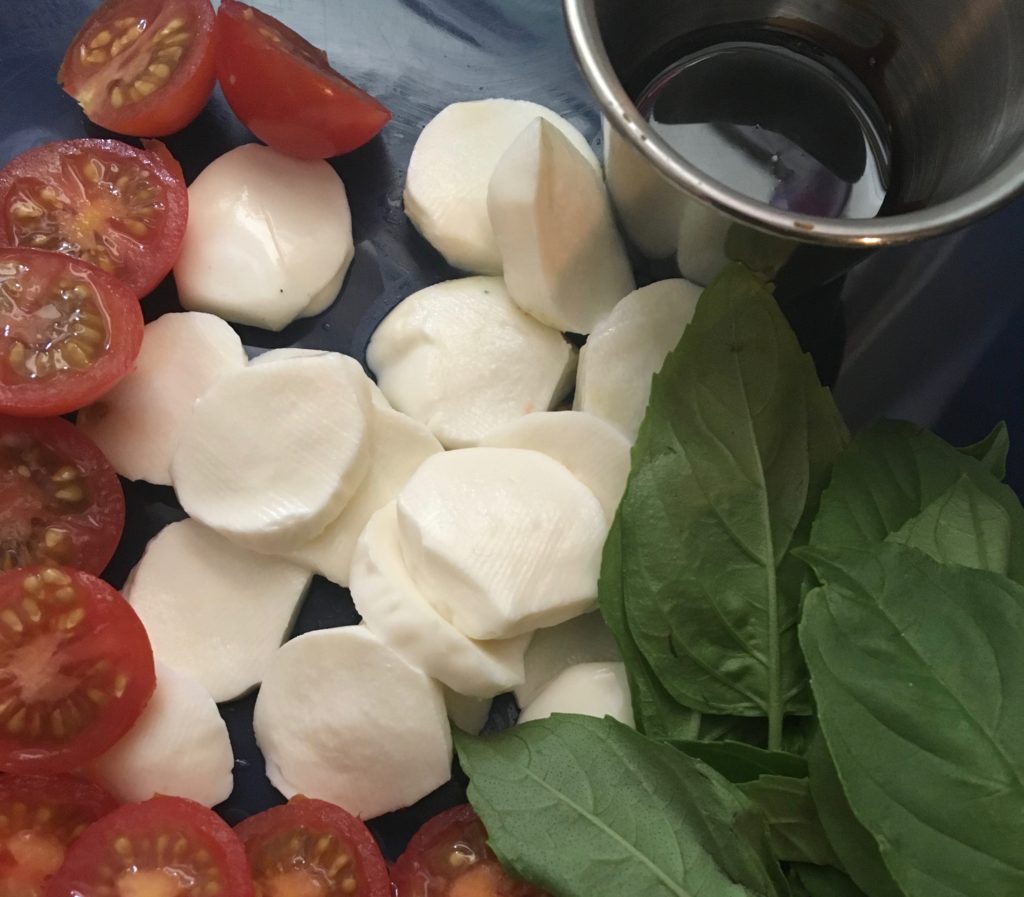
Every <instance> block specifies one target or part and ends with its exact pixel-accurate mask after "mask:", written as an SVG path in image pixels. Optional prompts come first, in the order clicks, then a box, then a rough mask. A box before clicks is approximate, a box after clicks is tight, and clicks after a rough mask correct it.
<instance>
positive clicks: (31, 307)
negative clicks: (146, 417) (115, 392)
mask: <svg viewBox="0 0 1024 897" xmlns="http://www.w3.org/2000/svg"><path fill="white" fill-rule="evenodd" d="M142 330H143V320H142V310H141V309H140V308H139V303H138V300H137V299H136V298H135V296H134V294H133V293H132V292H131V291H130V290H129V289H128V288H127V287H126V286H125V285H124V284H122V283H121V282H120V281H119V280H117V279H116V278H113V277H109V276H108V275H106V274H104V273H103V272H102V271H97V270H96V269H95V268H93V267H92V266H91V265H87V264H85V263H83V262H80V261H76V260H75V259H72V258H69V257H68V256H66V255H61V254H60V253H57V252H41V251H39V250H36V249H5V248H0V414H3V413H6V414H13V415H17V416H19V417H50V416H54V415H58V414H66V413H67V412H69V411H75V410H77V409H78V408H81V407H83V406H84V405H89V404H91V403H92V402H94V401H96V399H98V398H99V397H100V396H101V395H103V394H104V393H105V392H106V391H107V390H109V389H110V388H111V387H112V386H113V385H114V384H115V383H117V382H118V380H120V379H121V378H122V377H124V375H125V374H127V373H128V371H129V370H131V368H132V365H133V364H134V363H135V359H136V357H137V356H138V354H139V350H140V349H141V348H142Z"/></svg>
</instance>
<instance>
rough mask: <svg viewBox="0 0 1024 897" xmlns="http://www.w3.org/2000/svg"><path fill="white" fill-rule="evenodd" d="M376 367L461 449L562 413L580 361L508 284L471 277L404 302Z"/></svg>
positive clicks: (373, 343) (398, 398) (384, 329)
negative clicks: (509, 426)
mask: <svg viewBox="0 0 1024 897" xmlns="http://www.w3.org/2000/svg"><path fill="white" fill-rule="evenodd" d="M366 360H367V363H368V364H369V366H370V370H372V371H373V373H374V376H376V378H377V383H378V384H379V385H380V388H381V390H383V392H384V395H385V396H387V398H388V401H389V402H390V403H391V404H392V405H394V407H395V408H397V409H398V410H399V411H402V412H404V413H405V414H408V415H409V416H410V417H413V418H415V419H416V420H418V421H421V422H422V423H424V424H426V425H427V426H428V427H429V428H430V430H431V431H432V432H433V433H434V435H435V436H436V437H437V438H438V439H439V440H440V441H441V444H442V445H444V446H445V447H447V448H457V447H463V446H467V445H473V444H475V443H476V442H477V441H479V440H480V439H481V438H483V436H485V435H486V434H487V433H488V431H490V430H493V429H494V428H495V427H498V426H501V425H503V424H506V423H508V422H509V421H513V420H516V419H517V418H520V417H522V416H523V415H524V414H529V413H530V412H531V411H546V410H547V409H548V408H552V407H554V406H555V405H556V404H557V403H558V402H559V401H560V400H561V399H562V397H563V396H564V395H566V394H567V393H568V391H569V390H570V389H571V381H572V375H573V372H574V370H575V363H576V351H575V349H573V348H572V347H571V346H570V345H569V344H568V343H567V342H566V341H565V340H564V339H563V338H562V335H561V334H560V333H558V332H557V331H555V330H552V329H551V328H550V327H545V326H544V325H543V324H540V323H538V322H537V321H535V320H534V319H533V318H531V317H530V316H529V315H527V314H526V313H525V312H523V311H521V310H520V309H519V308H518V307H517V306H516V305H515V303H514V302H513V301H512V300H511V299H510V298H509V295H508V292H507V291H506V289H505V285H504V283H503V282H502V281H501V279H500V278H497V277H466V278H463V279H461V280H450V281H448V282H446V283H439V284H436V285H434V286H432V287H427V288H426V289H425V290H420V291H419V292H418V293H414V294H413V295H411V296H409V297H408V298H407V299H405V300H404V301H403V302H401V303H400V304H399V305H398V307H397V308H395V310H394V311H392V312H391V314H389V315H388V316H387V317H386V318H385V319H384V320H383V321H382V322H381V324H380V326H379V327H378V328H377V330H376V332H375V333H374V334H373V338H372V339H371V340H370V345H369V346H368V347H367V350H366Z"/></svg>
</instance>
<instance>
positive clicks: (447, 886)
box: [391, 804, 547, 897]
mask: <svg viewBox="0 0 1024 897" xmlns="http://www.w3.org/2000/svg"><path fill="white" fill-rule="evenodd" d="M391 880H392V881H393V882H394V888H395V891H394V893H395V897H547V895H546V894H545V893H544V891H541V890H540V889H539V888H535V887H534V886H533V885H530V884H527V883H526V882H523V881H518V880H516V879H513V878H511V877H510V876H509V875H507V874H506V873H505V872H504V871H503V870H502V868H501V865H500V864H499V863H498V860H497V858H496V857H495V855H494V853H493V851H492V850H491V849H490V847H488V846H487V832H486V831H485V829H484V826H483V823H482V822H481V821H480V817H479V816H477V815H476V811H475V810H474V809H473V808H472V807H471V806H470V805H469V804H462V805H460V806H457V807H451V808H450V809H448V810H445V811H444V812H443V813H439V814H438V815H437V816H435V817H434V818H433V819H430V820H428V821H427V822H425V823H424V824H423V826H422V827H421V828H420V830H419V831H418V832H416V834H415V835H413V836H412V839H411V840H410V841H409V845H408V846H407V847H406V848H405V851H404V852H403V853H402V855H401V856H400V857H399V858H398V859H397V860H396V861H395V863H394V865H393V866H392V867H391Z"/></svg>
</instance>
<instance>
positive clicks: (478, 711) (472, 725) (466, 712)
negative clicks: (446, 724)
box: [444, 688, 492, 735]
mask: <svg viewBox="0 0 1024 897" xmlns="http://www.w3.org/2000/svg"><path fill="white" fill-rule="evenodd" d="M491 703H492V701H491V699H490V698H471V697H469V696H468V695H460V694H459V693H458V692H454V691H452V690H451V689H450V688H445V690H444V704H445V707H447V708H448V719H449V720H450V721H451V723H452V725H453V726H455V728H456V729H461V730H462V731H463V732H465V733H466V734H467V735H479V734H480V732H481V730H482V729H483V727H484V726H486V725H487V720H488V718H489V717H490V715H491Z"/></svg>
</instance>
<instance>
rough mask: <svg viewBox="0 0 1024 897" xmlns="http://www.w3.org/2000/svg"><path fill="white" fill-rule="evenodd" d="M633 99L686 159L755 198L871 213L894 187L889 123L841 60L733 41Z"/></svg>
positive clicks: (840, 212)
mask: <svg viewBox="0 0 1024 897" xmlns="http://www.w3.org/2000/svg"><path fill="white" fill-rule="evenodd" d="M637 106H638V108H639V110H640V112H641V114H643V115H644V116H645V117H646V118H647V119H648V120H649V122H650V123H651V126H652V127H653V128H654V130H655V131H656V132H657V133H658V134H659V135H660V136H661V137H662V138H663V139H664V140H666V141H667V142H668V143H669V144H670V145H671V146H672V147H673V148H674V149H675V150H676V151H677V152H678V153H679V154H680V155H681V156H682V157H683V158H684V159H686V160H687V161H688V162H690V163H691V164H693V165H695V166H696V167H697V168H699V169H700V170H701V171H703V172H705V173H706V174H708V175H710V176H711V177H713V178H714V179H715V180H717V181H720V182H721V183H723V184H725V185H727V186H729V187H732V188H733V189H734V190H737V191H739V192H741V193H744V194H746V195H747V196H750V197H752V198H754V199H758V200H760V201H762V202H766V203H769V204H770V205H773V206H775V207H776V208H780V209H787V210H790V211H793V212H798V213H802V214H806V215H820V216H823V217H828V218H873V217H874V216H875V215H877V214H878V212H879V209H881V207H882V203H883V202H884V201H885V197H886V193H887V192H888V190H889V188H890V167H891V162H890V160H891V156H890V143H889V129H888V127H887V126H886V122H885V119H884V117H883V116H882V113H881V111H880V110H879V108H878V106H877V105H876V103H875V102H874V100H873V99H872V98H871V96H870V94H869V93H868V92H867V90H866V89H865V88H864V87H863V86H862V85H861V84H860V83H859V82H858V81H857V80H856V78H855V77H854V76H853V75H852V73H849V72H847V71H845V70H844V69H843V67H842V66H841V65H840V64H839V63H834V64H833V63H832V61H831V60H828V61H827V62H826V61H824V60H819V59H815V58H811V57H810V56H808V55H805V54H802V53H798V52H796V51H794V50H791V49H789V48H787V47H784V46H779V45H776V44H767V43H755V42H750V41H730V42H727V43H718V44H715V45H713V46H711V47H707V48H705V49H703V50H701V51H700V52H697V53H693V54H691V55H689V56H686V57H684V58H683V59H681V60H679V61H678V62H676V63H674V64H673V65H671V66H669V67H668V68H667V69H665V70H664V71H663V72H662V73H661V74H660V75H658V77H657V78H655V79H654V80H653V81H652V82H651V83H650V84H649V85H648V86H647V87H646V88H645V89H644V90H643V91H642V92H641V94H640V96H639V98H638V100H637Z"/></svg>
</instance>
